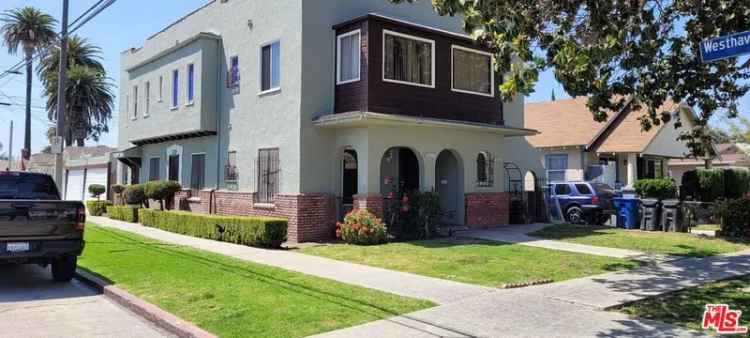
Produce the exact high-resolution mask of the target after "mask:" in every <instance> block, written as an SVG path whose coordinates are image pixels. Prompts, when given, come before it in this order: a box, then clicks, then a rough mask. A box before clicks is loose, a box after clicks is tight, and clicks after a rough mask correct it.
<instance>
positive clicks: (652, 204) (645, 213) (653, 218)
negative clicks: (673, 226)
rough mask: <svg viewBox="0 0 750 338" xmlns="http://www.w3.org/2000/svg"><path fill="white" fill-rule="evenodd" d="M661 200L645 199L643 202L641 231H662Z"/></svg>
mask: <svg viewBox="0 0 750 338" xmlns="http://www.w3.org/2000/svg"><path fill="white" fill-rule="evenodd" d="M659 207H660V205H659V200H655V199H643V200H641V230H645V231H659V230H661V224H660V223H659V216H660V210H659Z"/></svg>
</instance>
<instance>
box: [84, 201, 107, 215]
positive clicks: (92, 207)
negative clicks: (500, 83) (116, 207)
mask: <svg viewBox="0 0 750 338" xmlns="http://www.w3.org/2000/svg"><path fill="white" fill-rule="evenodd" d="M111 205H112V203H110V202H109V201H86V209H88V211H89V214H91V216H101V215H104V213H106V212H107V207H108V206H111Z"/></svg>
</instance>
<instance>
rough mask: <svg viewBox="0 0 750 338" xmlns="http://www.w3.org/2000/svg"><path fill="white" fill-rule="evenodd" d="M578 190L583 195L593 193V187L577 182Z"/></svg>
mask: <svg viewBox="0 0 750 338" xmlns="http://www.w3.org/2000/svg"><path fill="white" fill-rule="evenodd" d="M576 190H578V193H579V194H581V195H591V189H589V186H588V185H585V184H576Z"/></svg>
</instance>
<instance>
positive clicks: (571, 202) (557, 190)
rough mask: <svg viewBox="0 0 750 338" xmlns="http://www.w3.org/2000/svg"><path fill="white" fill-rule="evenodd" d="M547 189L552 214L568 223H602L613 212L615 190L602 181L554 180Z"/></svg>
mask: <svg viewBox="0 0 750 338" xmlns="http://www.w3.org/2000/svg"><path fill="white" fill-rule="evenodd" d="M549 191H550V201H549V206H550V208H552V209H553V214H558V215H559V216H560V217H561V218H563V217H564V219H565V220H566V221H568V222H570V223H575V224H595V225H603V224H604V223H605V222H607V220H609V218H610V216H611V215H614V214H615V211H614V207H613V205H612V197H615V191H614V189H612V187H610V186H608V185H606V184H604V183H595V182H554V183H551V184H550V190H549Z"/></svg>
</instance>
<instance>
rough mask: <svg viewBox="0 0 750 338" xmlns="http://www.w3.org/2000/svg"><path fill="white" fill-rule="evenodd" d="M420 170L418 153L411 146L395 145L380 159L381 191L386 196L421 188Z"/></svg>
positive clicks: (392, 196)
mask: <svg viewBox="0 0 750 338" xmlns="http://www.w3.org/2000/svg"><path fill="white" fill-rule="evenodd" d="M419 180H420V170H419V159H418V158H417V154H415V153H414V151H412V150H411V149H409V148H405V147H393V148H390V149H388V150H387V151H386V152H385V153H384V154H383V159H382V160H381V161H380V191H381V192H382V194H383V196H385V197H386V198H400V197H401V195H402V194H403V193H409V192H411V191H415V190H419V182H420V181H419Z"/></svg>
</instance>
